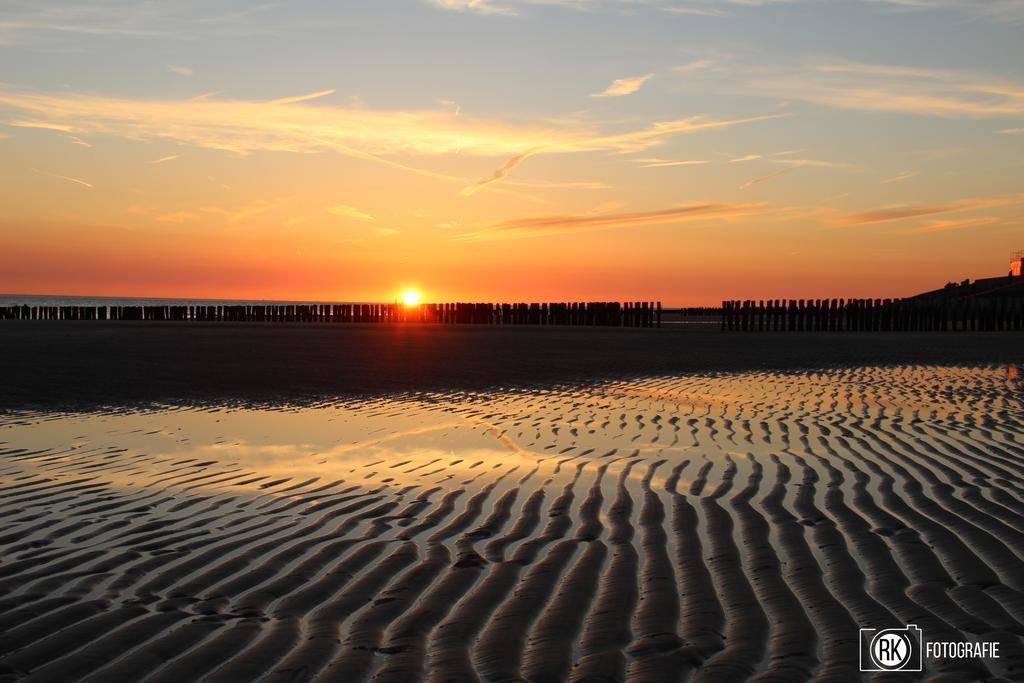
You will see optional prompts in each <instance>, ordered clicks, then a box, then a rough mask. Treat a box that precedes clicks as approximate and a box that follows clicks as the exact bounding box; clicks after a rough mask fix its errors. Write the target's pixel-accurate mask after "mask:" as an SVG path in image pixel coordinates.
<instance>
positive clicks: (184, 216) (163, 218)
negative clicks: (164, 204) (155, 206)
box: [153, 211, 199, 223]
mask: <svg viewBox="0 0 1024 683" xmlns="http://www.w3.org/2000/svg"><path fill="white" fill-rule="evenodd" d="M198 218H199V216H198V215H197V214H194V213H192V212H191V211H174V212H172V213H162V214H160V215H158V216H156V217H155V218H154V219H153V220H156V221H160V222H161V223H186V222H188V221H194V220H197V219H198Z"/></svg>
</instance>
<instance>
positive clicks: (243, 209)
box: [202, 199, 292, 223]
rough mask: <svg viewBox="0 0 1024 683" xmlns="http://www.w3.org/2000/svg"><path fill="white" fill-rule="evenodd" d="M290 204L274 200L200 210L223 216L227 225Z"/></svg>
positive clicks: (205, 207)
mask: <svg viewBox="0 0 1024 683" xmlns="http://www.w3.org/2000/svg"><path fill="white" fill-rule="evenodd" d="M291 204H292V202H290V201H286V200H283V199H275V200H273V201H269V200H265V199H261V200H258V201H255V202H253V203H251V204H244V205H242V206H235V207H228V208H225V207H220V206H204V207H202V210H203V211H205V212H206V213H212V214H216V215H218V216H223V217H224V218H226V219H227V221H228V222H229V223H238V222H241V221H244V220H246V219H248V218H252V217H253V216H258V215H259V214H261V213H266V212H268V211H275V210H277V209H282V208H284V207H287V206H290V205H291Z"/></svg>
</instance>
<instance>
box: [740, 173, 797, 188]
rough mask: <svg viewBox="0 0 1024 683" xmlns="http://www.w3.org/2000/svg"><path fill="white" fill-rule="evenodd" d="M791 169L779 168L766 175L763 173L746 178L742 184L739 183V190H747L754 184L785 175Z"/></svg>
mask: <svg viewBox="0 0 1024 683" xmlns="http://www.w3.org/2000/svg"><path fill="white" fill-rule="evenodd" d="M792 171H793V169H792V168H784V169H781V170H779V171H775V172H774V173H769V174H768V175H763V176H760V177H758V178H754V179H752V180H748V181H747V182H745V183H743V184H742V185H740V189H741V190H749V189H750V188H752V187H754V186H755V185H760V184H761V183H767V182H768V181H770V180H775V179H776V178H778V177H779V176H781V175H785V174H787V173H790V172H792Z"/></svg>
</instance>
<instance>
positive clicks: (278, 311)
mask: <svg viewBox="0 0 1024 683" xmlns="http://www.w3.org/2000/svg"><path fill="white" fill-rule="evenodd" d="M0 320H151V321H172V320H183V321H199V322H287V323H407V322H418V323H436V324H452V325H454V324H475V325H594V326H605V327H660V326H661V302H653V301H639V302H626V303H620V302H617V301H616V302H579V303H576V302H573V303H533V304H526V303H518V304H490V303H452V304H419V305H416V306H405V305H402V304H266V305H262V304H260V305H213V306H27V305H21V306H6V307H0Z"/></svg>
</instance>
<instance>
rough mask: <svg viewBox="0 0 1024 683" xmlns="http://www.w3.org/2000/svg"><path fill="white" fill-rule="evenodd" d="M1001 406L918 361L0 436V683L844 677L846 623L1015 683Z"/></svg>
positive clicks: (69, 422)
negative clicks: (955, 654)
mask: <svg viewBox="0 0 1024 683" xmlns="http://www.w3.org/2000/svg"><path fill="white" fill-rule="evenodd" d="M68 329H70V326H69V327H68ZM556 332H557V331H556ZM627 336H628V335H627ZM684 336H685V335H683V334H682V333H680V334H679V336H678V337H672V336H670V335H665V338H666V339H670V340H672V343H677V341H676V340H677V339H680V340H681V339H682V338H683V337H684ZM687 338H692V339H694V340H695V342H694V343H701V339H702V337H701V336H700V335H697V336H694V337H687ZM709 338H710V337H709ZM719 338H720V339H725V340H726V341H728V340H729V338H725V337H719ZM775 338H777V339H781V338H782V337H779V336H777V337H775ZM836 339H837V341H839V342H842V341H843V340H842V339H839V338H836ZM872 339H875V338H874V337H873V338H872ZM895 341H896V340H894V342H895ZM1008 341H1009V340H1008ZM8 343H9V342H8ZM78 343H81V342H78ZM324 343H326V342H324ZM708 343H709V342H708ZM940 343H942V341H941V340H935V341H933V340H931V339H928V340H927V343H925V344H920V345H918V347H917V349H916V350H911V351H910V352H912V353H928V352H929V351H922V349H927V348H929V346H928V345H929V344H940ZM485 348H486V347H485ZM892 348H895V344H894V345H893V347H892ZM317 352H322V351H318V347H315V346H314V347H313V348H312V349H311V350H310V354H315V353H317ZM492 352H493V351H492ZM870 352H871V351H865V353H870ZM794 353H796V352H794ZM181 357H184V354H182V356H181ZM314 357H315V356H314ZM485 358H486V357H485ZM332 367H337V366H332ZM1022 392H1024V385H1022V384H1021V382H1020V379H1019V376H1018V375H1017V374H1016V370H1015V368H1014V367H1012V366H1007V365H984V366H974V367H966V366H964V367H949V366H947V367H937V366H933V365H916V364H912V365H900V366H893V367H849V368H834V369H830V370H771V371H766V370H755V371H741V372H715V373H700V374H690V375H681V374H672V375H652V376H649V377H645V378H630V379H617V380H607V381H594V382H590V383H588V384H586V385H577V386H533V387H520V388H508V389H504V390H471V389H467V390H462V391H420V392H414V393H405V394H379V395H372V396H371V395H367V396H362V397H352V398H348V399H334V400H330V401H320V402H316V403H306V404H304V405H302V406H288V405H278V406H276V407H270V406H264V407H259V408H253V407H213V406H209V405H205V406H201V407H189V406H187V405H184V404H179V405H176V406H173V407H162V408H153V407H147V408H138V409H128V408H120V409H114V410H98V411H88V412H55V411H52V410H48V409H42V410H33V411H19V412H17V413H9V414H7V416H6V417H4V418H3V420H2V422H0V490H2V501H3V502H2V503H0V548H2V552H3V558H4V561H3V565H2V566H0V633H2V634H3V635H2V636H0V677H2V679H3V680H11V681H14V680H23V679H24V680H31V681H71V680H89V681H136V680H146V681H176V682H177V681H183V680H188V681H192V680H205V681H249V680H265V681H313V680H315V681H368V680H373V681H396V682H397V681H413V680H425V681H435V682H441V681H475V680H486V681H509V680H525V681H564V680H569V681H596V680H606V681H623V680H627V681H739V680H758V681H768V680H774V681H783V680H784V681H802V680H818V681H853V680H861V679H862V678H864V679H865V680H866V679H867V676H868V674H862V673H860V672H859V671H858V644H859V640H858V629H859V628H882V627H893V626H902V625H903V624H907V623H911V624H916V625H917V626H919V627H920V628H921V629H922V630H923V632H924V633H925V635H926V637H929V638H933V639H941V640H948V641H956V640H962V639H967V640H972V641H991V642H996V643H998V645H999V648H1000V657H999V658H998V659H985V660H982V659H977V658H975V659H956V658H931V659H928V660H926V661H925V671H924V672H923V673H921V674H916V673H915V674H911V675H909V676H908V675H906V674H904V675H903V678H901V679H900V680H906V679H908V678H909V679H911V680H913V679H915V678H918V677H932V679H933V680H949V681H954V680H980V679H984V680H1019V679H1020V678H1021V676H1022V675H1024V669H1022V666H1024V643H1022V636H1024V532H1022V529H1024V496H1022V491H1024V477H1022V475H1021V471H1022V470H1021V466H1022V464H1024V451H1022V449H1021V440H1022V438H1024V422H1022V414H1024V413H1022V405H1021V397H1022V395H1024V394H1022Z"/></svg>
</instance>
